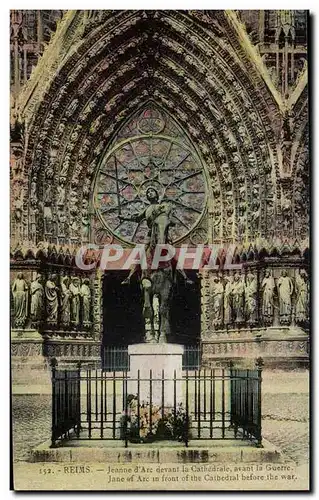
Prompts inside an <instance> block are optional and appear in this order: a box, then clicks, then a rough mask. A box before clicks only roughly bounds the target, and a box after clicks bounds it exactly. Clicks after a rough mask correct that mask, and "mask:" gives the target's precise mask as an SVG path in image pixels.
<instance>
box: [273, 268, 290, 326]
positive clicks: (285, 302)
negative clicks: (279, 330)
mask: <svg viewBox="0 0 319 500" xmlns="http://www.w3.org/2000/svg"><path fill="white" fill-rule="evenodd" d="M277 287H278V296H279V315H280V323H282V324H289V323H290V321H291V305H292V303H291V297H292V294H293V291H294V287H293V283H292V279H291V278H289V276H288V275H287V271H282V273H281V276H280V278H279V279H278V282H277Z"/></svg>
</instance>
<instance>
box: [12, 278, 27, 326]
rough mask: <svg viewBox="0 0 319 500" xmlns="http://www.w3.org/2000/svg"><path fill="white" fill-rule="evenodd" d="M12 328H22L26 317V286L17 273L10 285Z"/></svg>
mask: <svg viewBox="0 0 319 500" xmlns="http://www.w3.org/2000/svg"><path fill="white" fill-rule="evenodd" d="M12 295H13V315H14V326H15V327H16V328H23V327H24V325H25V322H26V319H27V316H28V285H27V282H26V281H25V279H24V278H23V274H22V273H18V275H17V277H16V279H15V280H14V282H13V285H12Z"/></svg>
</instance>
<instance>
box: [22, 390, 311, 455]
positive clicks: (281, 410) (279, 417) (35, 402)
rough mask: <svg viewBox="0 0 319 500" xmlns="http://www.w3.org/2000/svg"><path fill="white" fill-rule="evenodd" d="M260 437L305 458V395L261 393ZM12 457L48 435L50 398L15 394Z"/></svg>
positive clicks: (23, 452)
mask: <svg viewBox="0 0 319 500" xmlns="http://www.w3.org/2000/svg"><path fill="white" fill-rule="evenodd" d="M262 403H263V404H262V407H263V436H264V437H265V438H266V439H267V440H268V441H270V442H271V443H273V444H274V445H275V446H278V447H279V448H280V449H281V450H282V451H283V452H284V453H285V454H286V455H287V456H288V457H289V458H291V459H292V460H294V461H295V462H297V463H298V464H300V465H301V464H305V463H307V461H308V459H309V453H308V439H309V425H308V396H307V394H305V393H302V394H294V393H281V394H267V393H266V394H264V396H263V402H262ZM12 410H13V420H12V425H13V440H14V459H15V460H18V461H20V460H22V461H24V460H27V459H28V455H29V452H30V451H31V449H32V448H34V447H35V446H37V445H38V444H41V443H43V442H44V441H46V440H48V439H49V437H50V423H51V397H50V396H48V395H41V396H40V395H35V394H33V395H15V396H13V398H12Z"/></svg>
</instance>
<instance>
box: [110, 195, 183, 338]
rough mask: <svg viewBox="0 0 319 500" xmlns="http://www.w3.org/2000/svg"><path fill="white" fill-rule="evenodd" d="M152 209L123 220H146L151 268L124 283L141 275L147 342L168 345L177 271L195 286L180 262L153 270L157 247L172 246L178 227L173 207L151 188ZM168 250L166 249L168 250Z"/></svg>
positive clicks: (126, 282) (168, 263)
mask: <svg viewBox="0 0 319 500" xmlns="http://www.w3.org/2000/svg"><path fill="white" fill-rule="evenodd" d="M146 198H147V200H148V202H149V206H147V207H146V208H145V210H143V211H142V212H141V213H139V214H136V215H133V216H131V217H121V216H120V217H119V218H120V219H121V220H128V221H134V222H140V221H142V220H143V219H145V220H146V222H147V226H148V229H149V231H148V238H149V241H148V243H147V246H146V260H147V263H148V265H147V269H141V270H140V269H139V265H134V266H133V267H132V268H131V270H130V273H129V276H128V277H127V278H126V279H125V280H124V281H123V282H122V284H129V283H130V279H131V277H132V276H133V275H134V274H135V273H139V278H140V282H141V288H142V293H143V317H144V323H145V342H159V343H166V342H167V341H168V339H169V337H170V334H171V325H170V306H171V302H172V292H173V284H174V279H175V271H176V270H177V271H178V272H180V273H181V275H182V276H183V278H184V279H185V281H186V283H189V284H192V281H191V280H189V279H188V278H187V276H186V274H185V272H184V271H183V270H182V269H177V268H176V266H175V264H176V262H175V261H174V260H173V259H172V260H171V261H167V262H162V263H160V264H159V267H158V269H154V270H153V269H150V267H149V263H150V262H151V261H152V259H153V256H154V252H155V247H156V245H164V244H167V243H170V238H169V229H170V227H172V226H175V221H174V215H173V211H172V206H171V204H170V203H167V202H160V200H159V195H158V192H157V190H156V189H155V188H154V187H149V188H148V189H147V191H146ZM164 251H165V250H164Z"/></svg>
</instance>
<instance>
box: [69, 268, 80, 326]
mask: <svg viewBox="0 0 319 500" xmlns="http://www.w3.org/2000/svg"><path fill="white" fill-rule="evenodd" d="M69 290H70V293H71V323H72V324H73V325H74V326H78V325H79V324H80V280H79V278H78V277H76V276H74V277H73V278H72V281H71V284H70V288H69Z"/></svg>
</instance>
